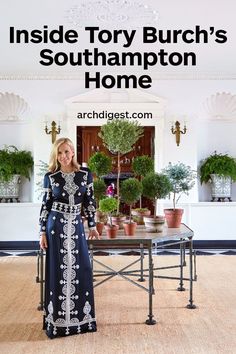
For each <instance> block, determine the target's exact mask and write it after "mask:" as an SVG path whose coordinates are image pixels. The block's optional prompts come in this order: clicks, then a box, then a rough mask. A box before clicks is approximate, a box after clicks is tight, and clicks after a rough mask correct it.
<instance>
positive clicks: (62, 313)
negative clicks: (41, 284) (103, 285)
mask: <svg viewBox="0 0 236 354" xmlns="http://www.w3.org/2000/svg"><path fill="white" fill-rule="evenodd" d="M44 189H45V194H44V197H43V202H42V207H41V212H40V228H41V236H40V246H41V248H42V249H46V270H45V316H44V329H45V330H46V334H47V335H48V337H49V338H54V337H59V336H65V335H71V334H76V333H83V332H93V331H96V320H95V313H94V298H93V283H92V282H93V279H92V271H91V265H90V260H89V254H88V247H87V241H86V237H85V232H84V227H83V223H82V218H81V211H82V210H83V212H84V215H85V216H86V217H87V219H88V227H89V238H98V237H99V235H98V233H97V231H96V227H95V222H94V214H95V199H94V196H93V182H92V175H91V173H90V171H89V170H88V169H87V168H80V166H79V165H78V163H77V162H76V159H75V150H74V147H73V144H72V142H71V140H69V139H67V138H61V139H58V140H57V141H56V142H55V143H54V145H53V149H52V153H51V157H50V162H49V172H48V173H47V174H46V175H45V176H44Z"/></svg>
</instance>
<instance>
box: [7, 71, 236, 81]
mask: <svg viewBox="0 0 236 354" xmlns="http://www.w3.org/2000/svg"><path fill="white" fill-rule="evenodd" d="M107 74H109V73H107ZM110 74H113V75H116V74H119V73H115V72H111V73H110ZM135 74H136V75H142V73H141V72H140V73H139V72H135ZM127 75H129V73H127ZM149 75H150V76H151V78H152V80H236V73H229V74H226V73H188V74H187V73H179V74H176V73H161V72H155V73H149ZM0 80H6V81H7V80H39V81H40V80H72V81H75V80H82V81H83V80H84V74H83V73H81V74H78V73H77V74H73V73H72V74H68V73H65V74H63V75H58V74H50V75H48V74H47V75H46V74H45V75H44V74H36V73H33V74H22V75H16V74H2V75H1V74H0Z"/></svg>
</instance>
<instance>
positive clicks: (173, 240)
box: [36, 224, 197, 325]
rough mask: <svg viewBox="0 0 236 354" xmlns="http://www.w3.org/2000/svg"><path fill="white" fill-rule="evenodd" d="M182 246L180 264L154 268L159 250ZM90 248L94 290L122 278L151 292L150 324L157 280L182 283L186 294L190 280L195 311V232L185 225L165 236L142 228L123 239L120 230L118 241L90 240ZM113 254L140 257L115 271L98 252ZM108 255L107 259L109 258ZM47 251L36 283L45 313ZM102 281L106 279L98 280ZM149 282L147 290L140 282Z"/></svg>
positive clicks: (190, 305) (191, 306)
mask: <svg viewBox="0 0 236 354" xmlns="http://www.w3.org/2000/svg"><path fill="white" fill-rule="evenodd" d="M173 246H174V247H176V246H178V247H179V254H180V257H179V264H177V265H171V266H170V265H169V266H168V265H167V266H164V267H154V263H153V253H155V252H157V251H158V250H160V249H168V248H169V247H173ZM88 247H89V253H90V259H91V266H92V270H93V276H94V277H96V281H94V288H95V287H97V286H99V285H101V284H103V283H105V282H106V281H108V280H110V279H112V278H113V277H115V276H120V277H121V278H123V279H124V280H126V281H129V282H130V283H131V284H133V285H135V286H137V287H139V288H140V289H143V290H144V291H146V292H147V293H148V308H149V311H148V318H147V320H146V321H145V323H146V324H147V325H154V324H155V323H156V321H155V320H154V315H153V295H154V294H155V290H154V284H153V281H154V279H155V278H161V279H173V280H178V281H179V287H178V288H177V290H178V291H185V288H184V283H183V282H184V281H189V302H188V304H187V306H186V307H187V308H188V309H194V308H196V306H195V305H194V304H193V281H196V280H197V275H196V254H195V253H194V252H193V231H192V230H191V229H189V228H188V227H187V226H186V225H184V224H182V225H181V227H180V228H179V229H168V228H165V229H164V231H163V232H162V233H159V234H149V233H147V232H146V231H145V229H144V228H139V229H138V231H137V234H136V235H135V236H124V235H122V231H121V230H120V231H119V235H118V236H117V238H115V239H107V238H106V237H102V239H101V240H88ZM186 249H187V250H188V251H189V277H184V267H186V265H187V263H186ZM109 250H110V251H111V250H113V251H114V250H115V251H117V253H118V252H119V250H122V251H123V250H138V251H139V254H140V256H139V257H138V259H137V260H135V261H133V262H131V263H129V264H128V265H127V266H125V267H122V268H121V269H118V270H116V269H114V268H112V267H110V266H108V265H107V264H105V263H104V262H101V261H100V260H98V259H96V252H97V251H98V252H99V251H109ZM145 252H147V255H148V268H144V257H145V255H144V254H145ZM106 257H107V256H104V258H105V259H106ZM94 264H98V265H100V267H102V268H103V269H102V270H98V269H95V268H94ZM136 264H137V265H139V267H138V269H132V270H130V267H132V266H133V265H136ZM173 268H179V276H176V277H173V276H167V275H157V274H156V272H157V271H160V270H168V269H173ZM44 270H45V268H44V252H43V251H42V250H41V251H39V253H38V261H37V277H36V282H37V283H39V284H40V302H39V306H38V310H42V309H43V307H44ZM97 278H103V279H101V280H100V279H99V280H98V279H97ZM146 279H148V285H147V287H146V286H144V285H143V284H140V283H141V282H144V281H145V280H146Z"/></svg>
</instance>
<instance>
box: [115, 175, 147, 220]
mask: <svg viewBox="0 0 236 354" xmlns="http://www.w3.org/2000/svg"><path fill="white" fill-rule="evenodd" d="M142 190H143V187H142V183H141V182H139V181H138V180H137V179H136V178H128V179H126V180H125V181H123V182H122V183H121V189H120V193H121V199H122V200H123V201H124V202H125V203H126V204H128V205H129V207H130V210H129V222H130V223H131V207H132V204H134V203H135V202H136V201H137V200H138V199H139V197H140V195H141V194H142Z"/></svg>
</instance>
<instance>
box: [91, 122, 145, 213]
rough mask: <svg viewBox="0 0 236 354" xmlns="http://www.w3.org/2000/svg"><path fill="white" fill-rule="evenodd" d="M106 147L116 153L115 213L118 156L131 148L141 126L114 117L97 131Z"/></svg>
mask: <svg viewBox="0 0 236 354" xmlns="http://www.w3.org/2000/svg"><path fill="white" fill-rule="evenodd" d="M98 135H99V137H100V138H101V139H102V141H103V144H104V145H105V146H106V147H107V149H108V150H109V151H110V152H111V153H113V154H117V182H116V188H117V200H118V204H117V211H116V213H117V215H118V214H119V206H120V181H119V180H120V156H121V155H122V154H126V153H128V152H130V151H132V150H133V145H134V144H135V143H136V141H137V140H138V139H139V138H140V137H141V136H142V135H143V128H142V127H141V126H140V125H139V124H138V123H137V122H130V121H127V120H122V119H116V120H113V121H109V122H108V123H107V124H104V125H103V126H102V127H101V131H100V132H99V133H98Z"/></svg>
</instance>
